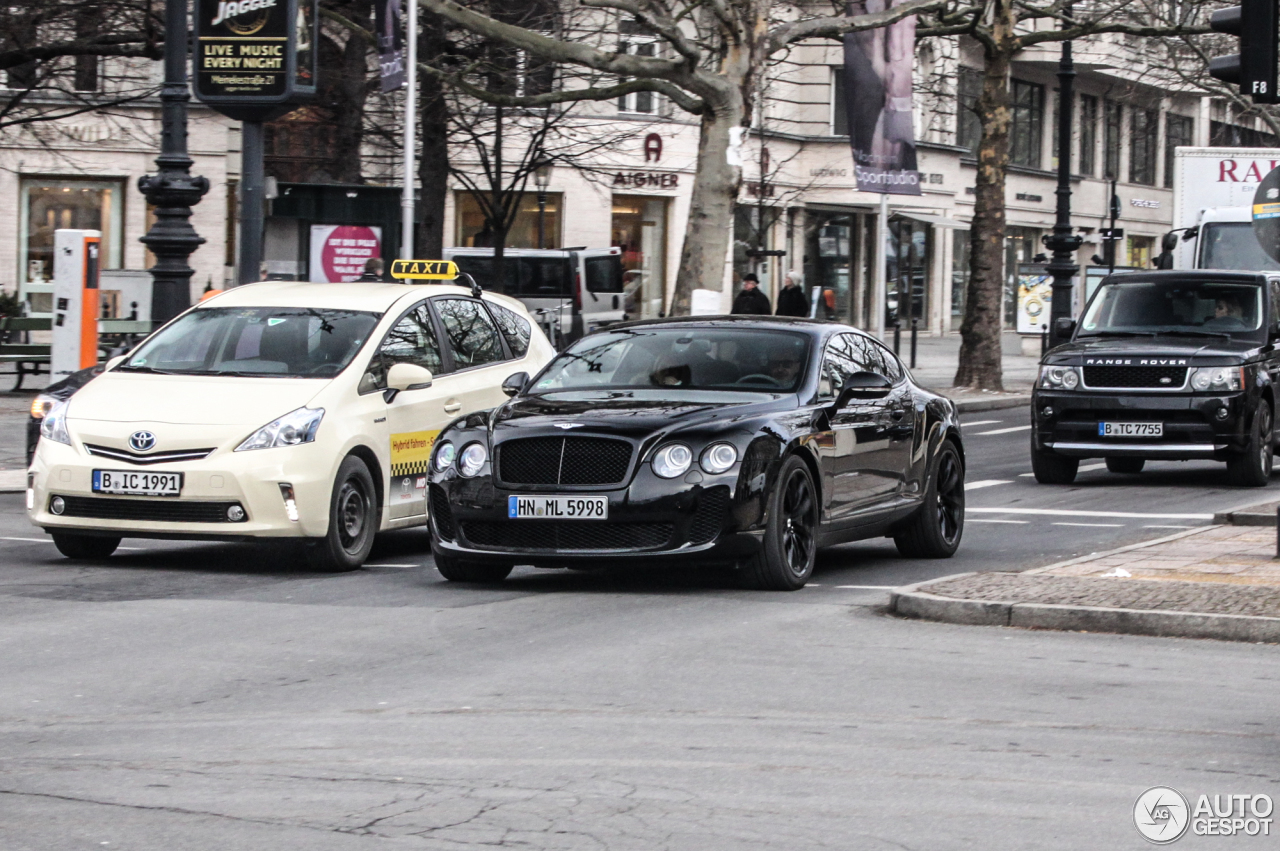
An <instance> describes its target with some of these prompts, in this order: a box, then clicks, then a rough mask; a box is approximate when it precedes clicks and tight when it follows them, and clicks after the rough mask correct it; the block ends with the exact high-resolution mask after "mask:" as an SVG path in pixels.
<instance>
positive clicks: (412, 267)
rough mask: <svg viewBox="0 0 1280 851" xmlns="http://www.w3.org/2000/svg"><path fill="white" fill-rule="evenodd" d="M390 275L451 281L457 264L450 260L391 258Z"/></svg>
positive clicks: (455, 272)
mask: <svg viewBox="0 0 1280 851" xmlns="http://www.w3.org/2000/svg"><path fill="white" fill-rule="evenodd" d="M391 277H393V278H397V279H399V280H405V279H412V280H415V281H452V280H453V279H454V278H456V277H458V266H457V264H456V263H454V262H453V261H452V260H393V261H392V262H391Z"/></svg>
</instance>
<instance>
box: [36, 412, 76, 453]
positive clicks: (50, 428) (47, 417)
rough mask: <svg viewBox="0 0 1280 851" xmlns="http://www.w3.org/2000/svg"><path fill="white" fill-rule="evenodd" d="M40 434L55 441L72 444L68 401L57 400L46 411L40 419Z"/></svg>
mask: <svg viewBox="0 0 1280 851" xmlns="http://www.w3.org/2000/svg"><path fill="white" fill-rule="evenodd" d="M40 436H41V437H43V438H44V439H45V440H52V441H54V442H55V443H65V444H67V446H70V445H71V434H70V432H68V431H67V403H66V402H65V401H64V402H57V403H55V404H54V405H53V407H51V408H49V410H47V411H45V414H44V419H42V420H41V421H40Z"/></svg>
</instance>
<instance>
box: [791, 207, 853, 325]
mask: <svg viewBox="0 0 1280 851" xmlns="http://www.w3.org/2000/svg"><path fill="white" fill-rule="evenodd" d="M855 225H856V221H855V218H854V216H852V215H849V214H847V213H835V212H826V211H821V210H808V211H806V214H805V226H804V235H805V244H804V269H803V272H804V285H805V287H806V288H808V289H809V290H810V292H812V290H813V288H815V287H817V288H819V291H820V293H821V299H820V301H819V304H820V307H819V312H818V315H819V316H823V315H825V313H824V308H823V305H827V304H830V305H831V306H832V308H833V309H834V312H835V315H836V316H837V317H840V318H842V319H843V318H845V317H848V316H849V315H850V314H851V306H852V303H853V293H852V284H853V267H854V264H855V263H857V257H856V251H857V244H856V242H855V240H854V238H853V237H854V226H855Z"/></svg>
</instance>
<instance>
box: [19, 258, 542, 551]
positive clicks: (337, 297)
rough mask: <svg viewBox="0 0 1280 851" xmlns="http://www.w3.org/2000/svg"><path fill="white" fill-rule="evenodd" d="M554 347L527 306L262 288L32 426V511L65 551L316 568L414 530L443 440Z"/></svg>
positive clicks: (169, 335) (453, 296)
mask: <svg viewBox="0 0 1280 851" xmlns="http://www.w3.org/2000/svg"><path fill="white" fill-rule="evenodd" d="M554 354H555V352H554V350H553V349H552V347H551V345H550V343H549V342H548V341H547V339H546V337H545V336H543V334H542V333H541V331H540V330H539V329H538V327H537V324H536V323H535V322H533V321H532V320H531V319H530V317H529V314H528V312H527V311H526V310H525V308H524V306H523V305H521V303H520V302H518V301H516V300H515V299H512V298H508V297H506V296H502V295H496V294H491V293H481V292H480V291H479V290H478V289H467V288H464V287H459V286H452V285H442V284H429V285H405V284H378V283H352V284H315V283H299V282H270V283H260V284H252V285H249V286H244V287H237V288H235V289H232V290H228V291H227V292H226V293H224V294H222V295H219V296H216V297H214V298H211V299H208V300H206V301H204V302H202V303H201V304H199V305H198V306H196V307H194V308H192V309H191V310H189V311H187V312H186V313H184V314H182V315H181V316H179V317H177V318H176V319H174V320H173V321H172V322H170V323H169V324H167V325H166V326H164V327H163V328H161V329H160V330H159V331H157V332H156V333H154V334H153V335H152V336H151V337H149V338H148V339H147V340H145V341H144V342H143V343H142V344H141V345H139V346H138V347H137V348H136V349H134V350H133V351H132V352H130V353H129V354H128V355H126V356H125V357H124V358H122V359H117V360H116V361H113V362H112V363H111V364H109V366H108V369H107V370H106V372H104V373H103V374H102V375H101V376H99V377H98V378H96V379H95V380H93V381H92V382H90V383H89V384H87V385H85V387H84V388H83V389H81V390H80V391H79V392H78V393H76V394H75V395H74V396H72V397H71V398H69V399H67V400H66V401H65V402H61V403H59V404H57V405H55V406H54V407H53V408H52V409H51V410H50V411H49V412H48V413H47V414H46V416H45V418H44V421H43V425H42V427H41V437H40V441H39V444H38V446H37V447H36V453H35V457H34V460H33V462H32V465H31V468H30V471H29V473H28V488H27V511H28V515H29V517H30V519H31V522H32V523H34V524H35V525H36V526H39V527H41V528H43V529H44V530H46V531H47V532H49V533H50V534H51V535H52V536H53V541H54V543H55V544H56V545H57V547H58V549H59V550H60V551H61V552H62V554H63V555H65V556H68V557H70V558H105V557H107V556H109V555H110V554H111V553H112V552H114V551H115V549H116V547H117V546H118V545H119V543H120V540H121V538H123V537H151V538H176V539H213V540H253V539H263V538H295V539H301V540H302V541H303V542H304V543H305V546H304V550H305V552H306V554H307V559H308V561H309V562H310V563H311V564H312V565H313V566H314V567H316V568H317V569H327V570H346V569H352V568H355V567H358V566H359V565H360V564H362V563H363V562H364V560H365V559H366V558H367V557H368V554H369V550H370V548H371V547H372V545H373V537H374V535H375V534H376V533H377V532H379V531H382V530H388V529H399V528H403V527H408V526H416V525H421V524H423V523H425V522H426V521H427V500H426V495H427V474H426V470H427V463H428V459H429V458H430V457H431V451H432V445H433V443H434V441H435V437H436V435H437V434H439V432H440V430H441V429H442V428H444V427H445V426H446V425H448V424H449V423H450V422H451V421H453V420H454V419H455V418H457V417H458V416H460V415H463V414H466V413H469V412H472V411H476V410H481V409H485V408H491V407H494V406H496V405H498V404H500V403H501V402H503V401H504V400H505V399H506V397H507V395H510V394H513V393H515V392H518V390H519V389H521V388H522V387H523V386H524V383H525V382H526V381H527V379H528V376H529V375H530V374H533V373H536V372H538V371H539V370H540V369H541V368H542V367H543V365H545V364H546V363H547V362H548V361H549V360H550V359H551V358H552V356H553V355H554Z"/></svg>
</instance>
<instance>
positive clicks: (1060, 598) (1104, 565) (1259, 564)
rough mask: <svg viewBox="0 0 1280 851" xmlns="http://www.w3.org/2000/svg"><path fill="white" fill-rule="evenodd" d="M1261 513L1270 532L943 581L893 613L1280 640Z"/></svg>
mask: <svg viewBox="0 0 1280 851" xmlns="http://www.w3.org/2000/svg"><path fill="white" fill-rule="evenodd" d="M1265 507H1266V508H1269V509H1270V511H1271V517H1272V518H1273V522H1272V525H1271V526H1261V525H1241V526H1231V525H1224V526H1202V527H1200V528H1197V529H1189V530H1187V531H1185V532H1179V533H1177V534H1174V535H1169V536H1166V537H1164V538H1158V539H1156V540H1154V541H1147V542H1145V543H1142V544H1136V545H1133V546H1129V547H1123V548H1121V549H1118V550H1112V551H1110V552H1106V553H1095V554H1093V555H1090V556H1085V557H1084V558H1078V559H1072V560H1071V561H1066V562H1062V563H1060V564H1056V565H1050V566H1049V567H1042V568H1038V569H1036V570H1029V571H1026V572H1025V573H967V574H960V575H957V576H950V577H945V578H943V579H937V580H933V581H931V582H925V583H921V584H919V585H915V586H911V587H910V588H905V589H901V590H899V591H896V592H894V594H893V598H892V600H891V602H890V608H891V609H892V610H893V611H895V612H897V613H899V614H902V615H906V616H909V617H919V618H925V619H929V620H940V621H947V622H950V623H965V624H984V625H994V626H1020V627H1028V628H1033V629H1036V628H1038V629H1062V630H1081V631H1088V632H1121V633H1133V634H1137V635H1158V636H1179V637H1185V638H1219V639H1225V640H1231V641H1265V642H1280V559H1277V558H1276V557H1275V556H1276V529H1275V526H1274V517H1275V514H1274V510H1275V504H1274V503H1267V504H1265ZM1260 508H1261V506H1260ZM1234 513H1235V514H1241V513H1242V514H1244V515H1246V516H1248V515H1249V512H1234ZM1254 513H1255V514H1263V513H1266V512H1265V511H1257V512H1254ZM1246 522H1247V520H1246ZM1254 522H1255V523H1256V521H1254Z"/></svg>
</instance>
